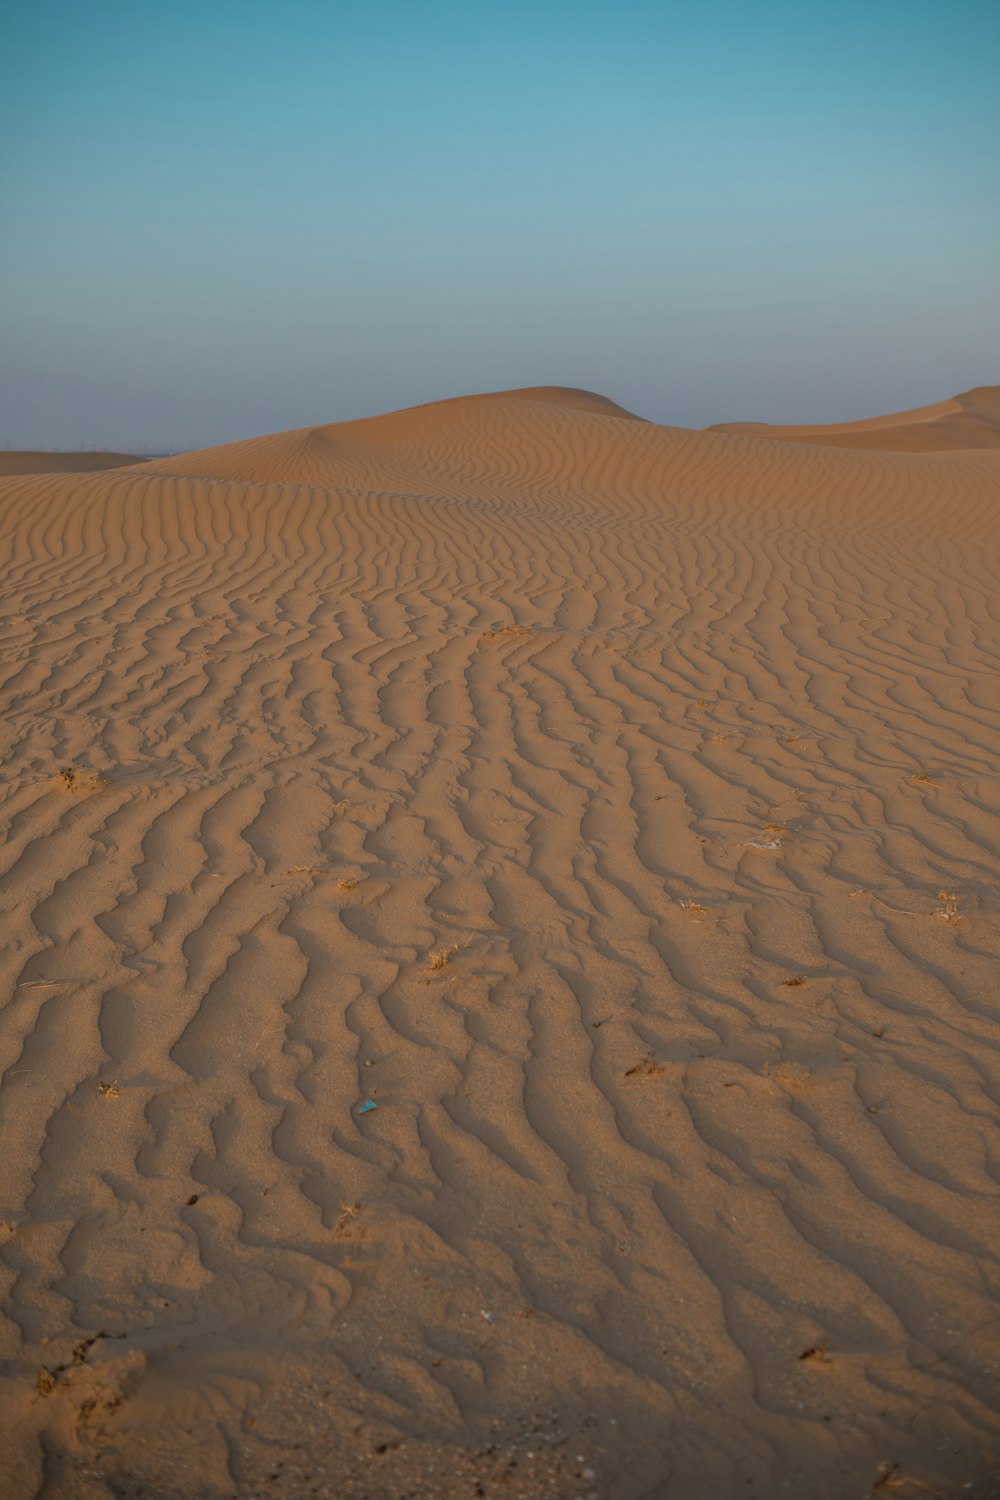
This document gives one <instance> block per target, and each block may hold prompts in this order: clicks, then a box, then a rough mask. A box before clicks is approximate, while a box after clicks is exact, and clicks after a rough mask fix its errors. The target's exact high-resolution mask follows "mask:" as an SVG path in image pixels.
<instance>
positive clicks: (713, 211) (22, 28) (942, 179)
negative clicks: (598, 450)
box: [0, 0, 1000, 447]
mask: <svg viewBox="0 0 1000 1500" xmlns="http://www.w3.org/2000/svg"><path fill="white" fill-rule="evenodd" d="M3 20H4V33H3V35H4V53H5V87H4V91H3V93H2V95H0V153H2V154H0V202H2V204H3V210H2V215H3V226H2V235H0V276H2V281H3V287H4V297H3V302H2V307H0V413H2V415H0V442H2V441H3V440H5V439H6V440H8V441H10V442H11V443H12V444H13V445H14V446H53V447H59V446H74V445H76V444H78V443H81V442H85V443H88V444H95V443H96V444H108V445H111V446H121V447H129V446H134V445H136V444H137V443H146V444H149V445H151V446H153V447H158V446H170V447H188V446H193V445H200V444H205V443H212V442H221V441H226V440H228V439H230V438H239V437H244V436H249V435H251V434H253V433H257V432H263V431H273V430H278V429H281V428H285V427H291V426H301V425H304V424H306V423H310V422H324V421H335V420H339V419H342V418H348V417H354V416H364V415H369V414H371V413H373V412H376V411H380V410H388V409H391V408H393V407H396V406H402V405H409V404H413V403H416V402H421V401H431V400H437V399H439V398H441V397H445V396H449V395H461V394H466V393H468V392H470V391H476V390H492V389H501V388H504V387H509V386H520V385H535V384H564V385H580V386H586V387H589V388H591V389H596V390H599V391H601V392H603V393H604V394H606V395H609V396H611V397H613V398H614V399H615V400H618V401H620V402H622V404H624V405H626V406H628V407H631V408H632V409H633V410H636V411H638V412H639V413H640V414H641V415H643V416H647V417H651V418H653V419H655V420H658V421H667V422H677V423H680V424H684V425H702V424H705V423H709V422H712V421H724V420H737V419H749V420H772V421H782V420H787V421H809V420H842V419H847V418H850V417H853V416H863V415H871V414H873V413H876V412H878V411H884V410H891V409H894V408H899V407H905V406H907V405H914V404H919V403H923V402H927V401H933V400H938V399H940V398H942V397H944V396H946V395H950V394H952V393H953V392H954V391H957V390H961V389H964V388H967V387H968V386H971V385H974V384H979V383H983V382H990V383H993V382H996V381H1000V355H998V351H1000V169H998V162H1000V61H998V59H1000V5H997V4H996V3H995V0H951V3H949V4H948V5H947V6H946V5H944V4H943V3H933V4H932V3H928V0H867V3H856V0H844V3H840V4H837V5H834V4H825V3H818V4H817V3H807V0H803V3H800V4H791V3H786V0H742V3H717V4H711V3H704V4H700V5H693V4H690V3H685V4H679V3H673V0H660V3H657V4H653V3H646V0H619V3H616V4H611V3H605V0H535V3H534V4H528V3H522V0H508V3H506V4H504V5H503V6H496V5H486V4H476V3H473V0H466V3H465V4H457V3H454V4H453V3H450V0H408V3H397V0H369V3H367V4H365V5H364V6H357V5H347V4H340V3H337V0H283V3H281V4H277V3H263V0H239V3H228V0H200V3H191V0H172V3H170V4H166V3H160V0H144V3H136V0H93V3H91V4H89V5H87V6H83V5H80V4H78V3H67V0H34V3H33V4H32V5H30V6H29V5H27V4H24V3H18V4H17V5H16V6H13V7H9V6H8V8H7V10H6V13H5V15H4V17H3Z"/></svg>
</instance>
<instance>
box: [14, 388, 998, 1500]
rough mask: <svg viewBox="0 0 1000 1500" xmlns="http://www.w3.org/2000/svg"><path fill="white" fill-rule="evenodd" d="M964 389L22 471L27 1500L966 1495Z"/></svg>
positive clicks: (384, 427)
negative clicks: (927, 411) (880, 404)
mask: <svg viewBox="0 0 1000 1500" xmlns="http://www.w3.org/2000/svg"><path fill="white" fill-rule="evenodd" d="M996 396H997V392H996V391H994V392H992V393H990V392H978V393H972V394H970V395H969V396H966V397H960V398H956V402H955V403H945V404H944V405H945V407H946V408H947V410H945V409H944V408H942V409H941V411H940V412H939V413H938V415H936V416H934V417H933V418H931V419H929V420H923V419H921V420H920V421H915V422H912V423H908V424H907V423H903V422H901V421H899V419H896V420H895V421H894V422H890V425H889V426H888V427H880V428H875V429H872V428H864V429H862V430H861V431H860V433H857V432H856V433H854V434H851V435H846V434H844V432H843V430H842V429H841V435H840V437H839V438H838V439H837V440H836V442H835V443H832V445H831V440H830V439H828V437H827V436H824V435H820V437H819V438H817V439H815V440H811V441H808V442H801V441H798V440H794V441H789V440H788V434H789V431H792V430H789V429H781V430H780V432H781V434H782V440H781V441H780V442H774V441H772V439H773V437H774V436H776V435H777V432H778V430H776V429H769V430H768V431H767V433H764V434H761V433H759V432H758V431H757V429H754V430H753V433H752V435H748V433H744V432H734V431H732V430H729V431H720V430H714V431H705V432H690V431H684V430H681V429H672V428H666V427H659V426H656V425H655V424H652V423H648V422H643V421H640V420H639V419H637V418H634V417H632V416H630V415H629V414H628V413H626V412H623V411H622V410H621V409H620V408H617V407H615V406H614V405H613V403H611V402H607V401H604V400H603V399H602V398H600V397H595V396H591V395H588V394H587V393H583V392H575V391H566V392H562V391H552V390H544V391H530V390H529V391H518V392H510V393H507V394H504V395H498V396H484V397H473V398H468V399H465V400H460V401H454V402H445V403H438V404H436V405H434V406H428V407H422V408H417V409H414V410H412V411H407V412H400V413H396V414H393V415H391V416H386V417H378V418H373V419H370V420H368V421H364V422H352V423H345V424H339V425H334V426H329V427H320V428H309V429H302V430H301V431H297V432H291V433H283V434H278V435H275V436H272V437H266V438H261V439H259V440H257V441H254V442H248V443H237V444H233V445H229V446H227V447H222V448H217V449H213V450H208V451H205V452H202V453H195V454H186V455H181V456H178V457H176V458H171V459H168V460H163V461H153V462H150V463H147V464H144V465H142V467H141V468H136V469H134V470H129V471H123V472H122V473H120V474H119V473H102V474H94V475H79V476H67V475H54V474H43V475H35V476H29V477H20V478H8V479H5V480H3V481H2V482H0V547H2V554H3V559H4V576H5V590H4V603H3V611H4V612H3V614H2V617H0V642H2V648H3V650H2V656H0V684H2V693H3V704H4V711H3V715H2V717H0V733H2V735H3V739H4V744H3V757H2V774H3V785H4V792H5V797H4V804H5V805H4V812H3V834H4V837H3V844H2V859H3V867H2V873H0V900H2V903H3V911H4V927H3V944H2V950H0V983H2V984H3V987H4V988H3V998H4V1002H5V1009H4V1013H3V1029H2V1033H0V1039H2V1053H0V1067H2V1074H0V1118H2V1121H3V1131H4V1134H3V1141H4V1149H3V1152H2V1153H0V1271H2V1278H3V1279H2V1292H3V1320H2V1324H0V1327H2V1332H3V1359H4V1364H3V1367H2V1369H3V1375H2V1386H0V1407H2V1409H3V1411H4V1413H5V1416H4V1418H3V1419H2V1420H3V1422H4V1423H5V1428H4V1434H5V1435H4V1437H3V1439H2V1446H3V1452H4V1457H5V1463H4V1464H3V1465H0V1471H2V1475H3V1478H2V1479H0V1486H6V1488H5V1490H3V1491H2V1492H3V1493H5V1494H8V1495H12V1496H13V1495H16V1496H18V1497H20V1496H22V1495H38V1496H45V1497H50V1500H67V1497H68V1500H77V1497H81V1500H83V1497H85V1500H96V1497H107V1496H124V1495H128V1496H133V1495H139V1496H148V1497H159V1500H168V1497H169V1500H177V1497H188V1496H191V1497H198V1500H221V1497H223V1496H226V1497H229V1496H233V1495H238V1496H241V1497H242V1496H258V1495H260V1496H263V1495H268V1496H276V1497H287V1500H292V1497H296V1500H297V1497H300V1496H305V1495H319V1496H330V1497H334V1496H335V1497H337V1500H345V1497H346V1500H350V1497H361V1496H367V1497H393V1500H395V1497H399V1496H401V1495H404V1494H407V1495H409V1494H414V1495H425V1496H442V1497H457V1496H460V1495H461V1496H471V1495H477V1494H481V1495H485V1496H487V1497H498V1496H522V1497H527V1496H533V1497H538V1500H557V1497H558V1500H565V1497H583V1496H599V1497H601V1500H639V1497H646V1500H653V1497H657V1500H658V1497H661V1496H662V1497H664V1500H692V1497H705V1500H707V1497H723V1500H727V1497H734V1496H737V1495H740V1496H747V1495H756V1496H760V1497H770V1496H774V1495H777V1494H784V1493H789V1494H794V1495H796V1496H798V1497H814V1500H839V1497H841V1496H851V1495H860V1496H863V1495H866V1494H869V1493H871V1492H872V1491H873V1486H879V1488H877V1489H875V1490H874V1493H876V1494H882V1493H889V1492H890V1491H891V1492H894V1493H895V1492H898V1493H900V1494H910V1493H912V1494H914V1495H923V1494H927V1493H933V1494H935V1495H939V1496H946V1497H957V1496H959V1495H972V1496H973V1497H974V1500H975V1497H985V1496H987V1495H996V1494H997V1493H998V1489H997V1474H998V1472H1000V1471H998V1457H1000V1416H998V1407H1000V1402H998V1396H1000V1267H998V1256H1000V1250H998V1247H1000V1189H998V1179H1000V1134H998V1130H997V1119H998V1105H1000V1016H998V1010H997V974H998V967H997V966H998V960H1000V887H998V878H997V857H998V852H1000V785H998V780H997V745H998V743H1000V698H998V694H997V677H996V661H997V626H998V621H1000V607H998V593H997V585H998V559H997V549H996V511H997V503H998V498H1000V453H998V452H997V451H996V448H995V447H993V448H991V447H990V446H988V444H987V443H986V442H985V441H983V442H979V441H978V440H976V441H973V440H972V439H969V441H968V444H967V449H968V451H963V452H955V451H913V452H902V451H878V452H875V451H870V449H869V446H868V445H869V442H870V441H874V437H875V436H877V437H879V440H880V442H884V443H886V444H887V445H888V444H890V443H891V446H892V447H893V448H897V447H899V446H901V443H900V442H899V441H897V440H898V439H899V438H900V434H902V433H904V432H911V433H916V432H918V431H920V432H921V433H926V432H927V431H930V430H931V429H933V430H934V431H935V432H936V433H937V434H938V435H940V434H941V433H944V432H946V431H947V433H948V434H949V441H948V443H946V444H943V445H941V446H942V447H943V448H945V449H947V448H951V447H959V446H963V444H960V443H958V442H955V441H954V435H955V433H956V432H957V431H961V432H962V433H966V434H967V433H968V432H969V431H971V427H972V425H973V424H978V426H977V431H978V430H979V427H982V428H983V429H984V430H985V429H986V428H988V427H989V426H990V424H991V423H992V424H993V425H994V428H995V425H996V417H995V414H996V409H997V403H996ZM955 405H957V407H958V410H957V411H956V410H953V409H952V407H953V406H955ZM991 413H992V414H993V415H991ZM846 436H851V437H852V438H853V439H855V440H856V441H852V442H849V443H848V442H846V441H845V438H846ZM921 441H922V440H921ZM923 446H924V447H926V448H928V449H931V448H933V447H934V446H935V444H933V443H931V444H923ZM370 1105H374V1106H375V1107H374V1108H371V1107H368V1106H370ZM907 1486H909V1487H910V1488H907Z"/></svg>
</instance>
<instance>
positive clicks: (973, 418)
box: [708, 386, 1000, 453]
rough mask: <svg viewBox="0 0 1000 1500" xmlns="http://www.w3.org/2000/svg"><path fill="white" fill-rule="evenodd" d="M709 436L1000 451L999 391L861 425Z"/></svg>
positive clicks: (766, 428) (759, 428) (752, 428)
mask: <svg viewBox="0 0 1000 1500" xmlns="http://www.w3.org/2000/svg"><path fill="white" fill-rule="evenodd" d="M708 430H709V431H710V432H733V433H745V434H748V435H750V436H751V437H760V438H766V439H769V440H771V441H777V442H782V443H819V444H822V445H823V446H824V447H833V448H869V449H871V448H880V449H882V450H890V451H896V452H904V451H905V452H911V453H929V452H934V451H941V450H949V451H954V450H955V449H958V448H1000V387H997V386H980V387H979V388H978V389H976V390H973V391H966V392H965V393H964V395H961V396H955V397H954V398H953V399H952V400H950V401H939V402H938V403H937V405H935V406H918V407H914V408H913V410H912V411H897V412H893V413H891V414H890V415H889V416H885V417H869V418H867V419H866V420H865V421H863V422H833V423H828V424H826V425H820V426H814V427H772V426H771V425H770V424H769V423H764V422H726V423H721V424H720V425H718V426H715V427H710V428H709V429H708Z"/></svg>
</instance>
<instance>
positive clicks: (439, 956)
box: [429, 943, 458, 973]
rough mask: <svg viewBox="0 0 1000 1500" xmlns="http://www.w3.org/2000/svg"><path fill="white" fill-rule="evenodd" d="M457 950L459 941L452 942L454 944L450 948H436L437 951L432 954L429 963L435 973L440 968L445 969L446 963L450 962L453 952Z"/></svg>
mask: <svg viewBox="0 0 1000 1500" xmlns="http://www.w3.org/2000/svg"><path fill="white" fill-rule="evenodd" d="M457 952H458V944H457V943H452V945H451V947H450V948H437V949H435V951H434V952H433V953H432V954H431V956H430V959H429V963H430V966H431V968H432V969H433V970H434V972H435V973H437V972H438V971H439V970H441V969H443V968H444V967H445V965H446V964H447V963H448V962H449V960H450V958H451V956H452V954H453V953H457Z"/></svg>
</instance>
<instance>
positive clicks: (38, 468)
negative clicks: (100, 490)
mask: <svg viewBox="0 0 1000 1500" xmlns="http://www.w3.org/2000/svg"><path fill="white" fill-rule="evenodd" d="M141 461H142V460H141V459H138V458H131V457H130V456H129V454H127V453H33V452H30V451H29V450H27V449H21V450H8V451H7V452H6V453H5V452H3V451H2V450H0V477H2V476H3V475H7V474H85V473H89V471H90V470H91V469H120V468H123V467H124V466H125V465H126V464H137V463H141Z"/></svg>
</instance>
